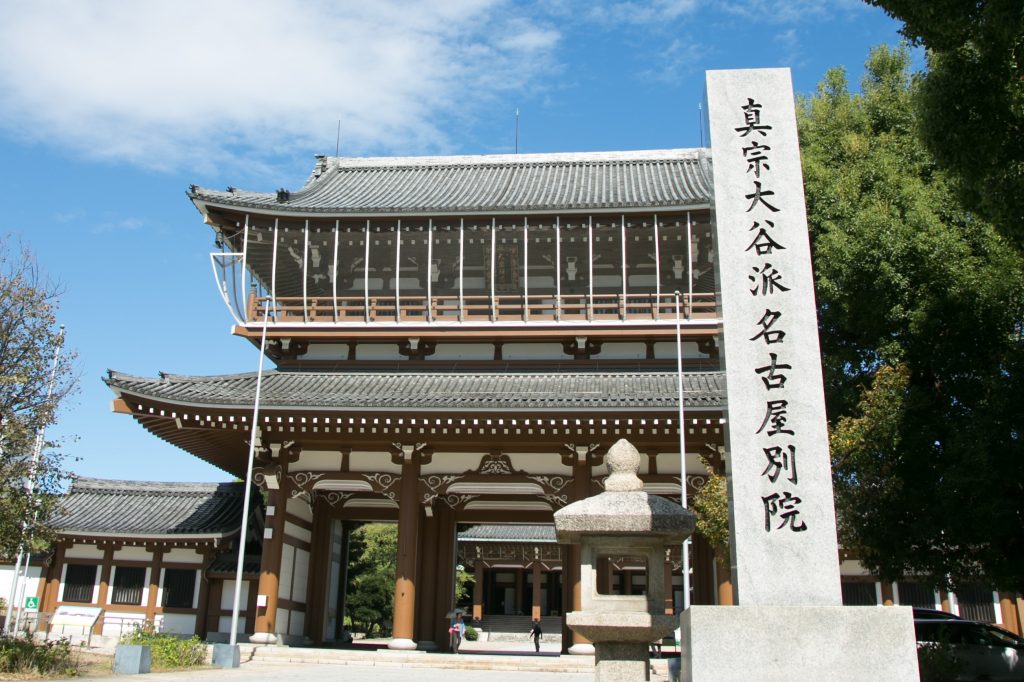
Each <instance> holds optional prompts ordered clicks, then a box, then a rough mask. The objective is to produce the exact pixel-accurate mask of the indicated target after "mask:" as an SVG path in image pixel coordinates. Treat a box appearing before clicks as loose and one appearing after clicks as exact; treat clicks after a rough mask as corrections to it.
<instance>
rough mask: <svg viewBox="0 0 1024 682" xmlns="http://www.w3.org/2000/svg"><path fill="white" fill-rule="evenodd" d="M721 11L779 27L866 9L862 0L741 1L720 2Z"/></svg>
mask: <svg viewBox="0 0 1024 682" xmlns="http://www.w3.org/2000/svg"><path fill="white" fill-rule="evenodd" d="M721 8H722V9H723V10H724V11H726V12H728V13H730V14H735V15H737V16H741V17H745V18H747V19H752V20H757V21H764V22H769V23H778V24H794V23H798V22H801V21H808V20H819V21H820V20H821V19H823V18H827V17H829V16H831V15H834V14H845V13H849V12H856V11H863V10H865V9H869V8H868V6H867V5H866V4H864V2H862V1H861V0H742V1H741V2H725V3H722V5H721Z"/></svg>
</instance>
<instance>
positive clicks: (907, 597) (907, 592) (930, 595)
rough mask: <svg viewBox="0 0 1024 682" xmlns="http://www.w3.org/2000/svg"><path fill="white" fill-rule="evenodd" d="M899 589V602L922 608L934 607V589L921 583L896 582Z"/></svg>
mask: <svg viewBox="0 0 1024 682" xmlns="http://www.w3.org/2000/svg"><path fill="white" fill-rule="evenodd" d="M896 586H897V587H898V588H899V591H900V604H902V605H903V606H917V607H919V608H924V609H934V608H935V589H934V588H932V587H929V586H928V585H922V584H921V583H896Z"/></svg>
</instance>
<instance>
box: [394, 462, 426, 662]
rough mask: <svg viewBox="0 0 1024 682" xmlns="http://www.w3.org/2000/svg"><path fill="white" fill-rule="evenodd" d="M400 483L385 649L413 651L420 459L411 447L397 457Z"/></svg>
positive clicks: (414, 646)
mask: <svg viewBox="0 0 1024 682" xmlns="http://www.w3.org/2000/svg"><path fill="white" fill-rule="evenodd" d="M399 457H401V462H402V480H401V482H400V484H399V486H400V487H399V490H400V492H399V500H398V557H397V565H396V567H395V569H396V570H395V605H394V616H393V620H392V622H393V624H394V625H393V627H392V640H391V642H389V643H388V648H389V649H401V650H409V649H415V648H416V642H415V640H414V639H413V638H414V636H415V631H414V629H415V627H416V565H417V563H418V562H417V561H416V553H417V552H416V550H417V540H418V538H419V521H420V501H419V491H418V488H419V476H420V457H419V455H418V453H417V452H416V451H415V449H414V446H411V445H406V446H403V449H402V452H401V453H400V454H399Z"/></svg>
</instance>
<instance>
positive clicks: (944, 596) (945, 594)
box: [939, 590, 953, 613]
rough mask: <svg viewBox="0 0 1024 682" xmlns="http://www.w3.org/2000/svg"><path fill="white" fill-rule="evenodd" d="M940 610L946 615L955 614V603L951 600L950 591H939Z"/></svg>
mask: <svg viewBox="0 0 1024 682" xmlns="http://www.w3.org/2000/svg"><path fill="white" fill-rule="evenodd" d="M939 604H940V606H939V608H940V609H941V610H942V611H945V612H946V613H953V602H952V601H950V599H949V590H939Z"/></svg>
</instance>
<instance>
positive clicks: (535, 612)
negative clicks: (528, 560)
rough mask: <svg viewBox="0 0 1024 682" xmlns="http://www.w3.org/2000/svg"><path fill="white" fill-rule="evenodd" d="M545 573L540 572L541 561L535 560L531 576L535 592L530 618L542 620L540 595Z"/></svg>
mask: <svg viewBox="0 0 1024 682" xmlns="http://www.w3.org/2000/svg"><path fill="white" fill-rule="evenodd" d="M542 576H543V574H542V573H541V572H540V562H539V561H534V562H533V574H532V576H531V580H532V582H531V584H532V585H533V594H532V595H531V596H532V597H533V599H532V600H531V601H532V602H533V603H532V604H531V607H530V620H540V595H541V585H540V583H541V580H542V579H543V577H542Z"/></svg>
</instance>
